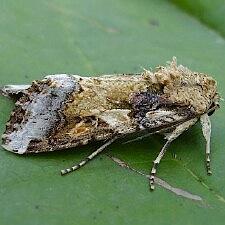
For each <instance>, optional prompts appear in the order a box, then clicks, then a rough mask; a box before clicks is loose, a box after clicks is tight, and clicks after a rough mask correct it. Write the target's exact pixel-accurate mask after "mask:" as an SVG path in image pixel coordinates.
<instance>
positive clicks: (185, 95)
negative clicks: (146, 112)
mask: <svg viewBox="0 0 225 225" xmlns="http://www.w3.org/2000/svg"><path fill="white" fill-rule="evenodd" d="M151 81H154V83H156V84H158V88H159V89H160V90H161V92H162V95H163V97H165V98H166V99H168V100H169V101H171V102H173V103H174V104H176V105H181V106H186V107H187V108H190V109H191V110H192V111H193V112H195V113H196V114H197V115H201V114H204V113H207V112H208V111H212V108H216V107H218V106H219V100H220V97H219V95H218V92H217V84H216V81H215V80H214V79H213V78H212V77H210V76H208V75H206V74H203V73H198V72H192V71H191V70H189V69H188V68H186V67H184V66H182V65H177V61H176V58H175V57H174V58H173V60H172V61H171V62H170V63H168V65H167V66H165V67H162V66H159V67H157V68H156V71H155V72H154V73H151Z"/></svg>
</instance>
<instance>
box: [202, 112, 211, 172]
mask: <svg viewBox="0 0 225 225" xmlns="http://www.w3.org/2000/svg"><path fill="white" fill-rule="evenodd" d="M200 121H201V125H202V133H203V136H204V138H205V140H206V171H207V174H208V175H211V174H212V171H211V168H210V137H211V122H210V119H209V116H208V114H204V115H202V116H201V117H200Z"/></svg>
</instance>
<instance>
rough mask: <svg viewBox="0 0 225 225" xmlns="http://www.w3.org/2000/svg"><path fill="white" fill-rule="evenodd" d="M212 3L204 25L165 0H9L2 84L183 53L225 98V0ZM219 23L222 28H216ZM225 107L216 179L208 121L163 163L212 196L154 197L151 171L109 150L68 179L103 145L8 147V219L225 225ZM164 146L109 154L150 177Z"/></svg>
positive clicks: (2, 172)
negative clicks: (208, 161) (34, 150)
mask: <svg viewBox="0 0 225 225" xmlns="http://www.w3.org/2000/svg"><path fill="white" fill-rule="evenodd" d="M186 2H187V1H186ZM192 2H193V1H192ZM204 2H205V1H204ZM204 2H203V1H202V5H205V6H207V7H206V8H204V10H205V11H204V24H203V23H202V22H200V20H199V16H198V14H195V13H192V12H191V11H190V10H189V9H187V10H186V11H188V12H190V14H187V13H185V12H184V11H182V10H181V9H180V8H179V7H177V6H176V5H175V4H172V3H171V2H170V1H163V0H151V1H150V0H148V1H147V0H143V1H138V0H130V1H128V0H108V1H105V0H96V1H91V0H84V1H78V0H77V1H73V0H65V1H60V0H53V1H43V0H40V1H34V0H29V1H28V0H23V1H12V0H8V1H4V0H2V1H1V2H0V8H1V14H0V30H1V35H0V57H1V58H0V68H1V75H0V85H4V84H9V83H10V84H12V83H15V84H29V83H30V82H31V81H32V80H34V79H41V78H43V76H44V75H48V74H55V73H72V74H80V75H95V74H112V73H134V72H139V71H141V70H142V69H141V67H144V68H150V67H151V68H154V67H155V66H157V65H158V64H161V65H162V64H165V62H166V61H168V60H171V58H172V56H176V57H177V58H178V62H179V63H181V64H183V65H185V66H188V67H189V68H190V69H192V70H195V71H201V72H204V73H208V74H211V75H213V77H214V78H215V79H216V80H217V81H218V86H219V90H220V94H221V96H225V89H224V88H223V87H224V86H225V77H224V59H225V39H224V35H220V34H219V33H221V34H224V33H222V30H223V32H224V30H225V25H224V16H220V17H218V19H215V20H214V19H213V17H211V16H210V15H211V13H212V14H213V15H217V13H216V12H215V10H216V9H215V8H214V7H213V6H214V3H215V5H219V3H220V2H221V1H219V0H216V1H213V2H214V3H213V4H206V3H204ZM182 7H184V8H185V7H186V6H185V5H183V6H182ZM222 9H223V11H221V13H220V15H224V13H225V11H224V4H222V3H221V8H220V10H222ZM218 10H219V9H218ZM191 14H193V15H195V17H193V16H192V15H191ZM212 20H213V21H214V22H213V24H215V26H214V25H213V30H212V29H211V28H210V27H212V26H210V27H208V26H207V25H208V24H212V23H211V22H210V21H212ZM201 21H203V19H201ZM216 25H218V26H216ZM218 27H219V28H218ZM217 31H218V32H217ZM12 108H13V103H12V102H11V101H9V100H8V99H6V98H3V97H1V98H0V129H1V133H3V132H4V129H5V123H6V122H7V120H8V119H9V114H10V111H11V109H12ZM224 112H225V109H224V103H223V102H222V103H221V109H220V110H218V111H217V112H216V113H215V114H214V115H213V116H212V117H211V120H212V143H211V149H212V167H213V175H212V176H210V177H209V176H207V175H206V171H205V167H204V159H205V155H204V149H205V142H204V139H203V137H202V134H201V130H200V126H199V125H196V126H194V127H193V128H192V129H190V130H189V131H187V132H186V133H185V134H184V135H182V136H181V137H180V138H179V139H178V140H176V141H175V142H174V143H173V144H172V145H171V147H170V151H168V153H167V155H166V156H165V158H164V160H162V162H161V164H160V166H159V168H158V176H159V177H160V178H161V179H163V180H164V181H166V182H168V183H169V184H170V185H171V186H173V187H177V188H180V189H182V190H185V191H187V192H190V193H192V194H195V195H198V196H200V197H201V198H202V199H203V200H202V201H194V200H190V199H187V198H184V197H181V196H178V195H176V194H174V193H172V192H171V191H168V190H166V189H164V188H162V187H159V186H157V187H156V190H155V191H154V192H153V193H151V192H149V187H148V181H147V179H146V178H145V177H144V176H141V175H138V174H136V173H134V172H132V171H130V170H128V169H126V168H122V167H120V166H118V165H117V164H116V163H115V162H113V161H112V160H111V159H109V158H108V157H107V156H106V155H104V154H102V155H101V156H100V157H98V158H96V159H95V160H93V161H92V162H90V163H89V164H88V165H87V166H86V167H84V168H83V169H81V170H80V171H77V172H74V173H72V174H70V175H68V176H65V177H61V176H60V175H59V171H60V170H61V169H64V168H67V167H68V166H70V165H72V164H74V163H75V162H78V161H80V160H81V159H82V158H83V157H85V156H86V155H87V154H89V153H90V152H92V151H93V150H95V149H96V148H97V147H98V146H99V143H96V144H93V145H88V146H84V147H79V148H75V149H72V151H62V152H54V153H46V154H37V155H27V156H23V155H22V156H18V155H16V154H12V153H10V152H7V151H4V150H3V149H1V151H0V180H1V183H0V224H1V225H5V224H17V225H20V224H21V225H25V224H27V225H29V224H34V225H39V224H48V225H50V224H60V225H62V224H79V225H82V224H98V225H101V224H129V225H132V224H134V225H136V224H192V225H193V224H223V223H224V222H223V221H224V219H225V188H224V186H225V180H224V174H225V166H224V161H225V154H224V152H223V150H224V146H225V138H224V137H225V123H224ZM163 142H164V140H163V138H162V137H160V136H151V137H148V138H145V139H143V140H142V141H136V142H132V143H127V144H124V143H123V142H122V141H121V142H116V143H115V144H113V145H111V146H110V147H109V148H108V152H109V153H110V154H111V155H113V156H115V157H117V158H119V159H121V160H123V161H125V162H127V163H128V164H129V165H130V166H132V167H133V168H135V169H138V170H141V171H143V172H144V173H146V174H147V173H149V170H150V167H151V165H152V163H151V162H152V161H153V159H154V158H155V157H156V155H157V153H158V152H159V150H160V148H161V146H162V145H163ZM174 154H176V158H175V157H174Z"/></svg>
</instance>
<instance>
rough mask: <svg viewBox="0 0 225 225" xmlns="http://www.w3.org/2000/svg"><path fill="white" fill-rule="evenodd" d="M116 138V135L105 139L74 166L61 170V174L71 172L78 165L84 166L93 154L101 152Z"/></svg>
mask: <svg viewBox="0 0 225 225" xmlns="http://www.w3.org/2000/svg"><path fill="white" fill-rule="evenodd" d="M116 139H118V137H117V136H116V137H114V138H112V139H111V140H109V141H107V142H106V143H105V144H103V145H102V146H101V147H100V148H98V149H97V150H96V151H94V152H93V153H91V155H89V156H88V157H87V158H85V159H84V160H82V161H81V162H80V163H78V164H76V165H74V166H72V167H70V168H68V169H64V170H61V175H65V174H67V173H70V172H73V171H75V170H77V169H79V168H80V167H82V166H84V165H85V164H86V163H87V162H89V161H90V160H92V159H93V158H94V157H95V156H97V155H98V154H99V153H101V152H102V151H103V150H104V149H105V148H106V147H107V146H109V145H110V144H112V143H113V142H114V141H115V140H116Z"/></svg>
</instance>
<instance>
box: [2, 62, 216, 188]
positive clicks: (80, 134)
mask: <svg viewBox="0 0 225 225" xmlns="http://www.w3.org/2000/svg"><path fill="white" fill-rule="evenodd" d="M1 93H2V94H4V95H7V96H11V97H15V98H16V99H17V101H16V103H15V105H16V107H15V109H14V110H13V112H12V114H11V117H10V120H9V122H8V123H7V125H6V131H5V133H4V134H3V136H2V140H3V145H2V146H3V147H4V148H5V149H6V150H8V151H11V152H14V153H18V154H26V153H32V152H35V153H39V152H48V151H55V150H61V149H65V148H71V147H75V146H78V145H86V144H87V143H89V142H91V141H105V143H104V144H103V145H102V146H101V147H100V148H99V149H97V150H96V151H94V152H93V153H92V154H91V155H89V156H88V157H87V158H86V159H84V160H82V161H81V162H80V163H78V164H76V165H74V166H72V167H71V168H68V169H65V170H62V171H61V174H62V175H64V174H67V173H70V172H72V171H75V170H77V169H78V168H80V167H82V166H84V165H85V164H86V163H87V162H88V161H90V160H91V159H92V158H94V157H95V156H97V155H98V154H99V153H100V152H102V151H103V150H104V149H105V148H106V147H107V146H108V145H110V144H111V143H112V142H114V141H115V140H116V139H118V138H120V137H123V136H124V135H127V134H131V133H138V132H141V131H143V130H144V131H146V132H149V133H152V134H154V133H161V134H163V135H164V136H165V139H166V143H165V144H164V146H163V148H162V149H161V151H160V153H159V154H158V156H157V158H156V159H155V160H154V162H153V167H152V169H151V171H150V188H151V189H152V190H153V189H154V177H155V174H156V166H157V165H158V164H159V163H160V160H161V159H162V157H163V156H164V154H165V153H166V151H167V149H168V147H169V145H170V143H171V142H172V141H173V140H175V139H176V138H177V137H178V136H180V135H181V134H182V133H183V132H184V131H185V130H187V129H188V128H190V127H191V126H193V125H194V124H195V123H196V122H197V121H198V120H200V122H201V124H202V131H203V136H204V138H205V140H206V169H207V173H208V174H211V170H210V135H211V124H210V119H209V116H210V115H211V114H212V113H213V112H214V111H215V110H216V109H217V108H218V107H219V99H220V98H219V95H218V93H217V87H216V81H215V80H214V79H212V78H211V77H210V76H208V75H205V74H203V73H196V72H192V71H190V70H189V69H187V68H186V67H183V66H182V65H179V66H178V65H177V63H176V58H173V60H172V62H171V63H169V64H167V65H166V66H165V67H163V66H158V67H157V68H156V69H155V71H154V72H151V71H148V70H144V72H143V73H140V74H129V75H127V74H120V75H105V76H100V77H81V76H78V75H66V74H60V75H50V76H47V77H45V78H44V79H43V80H41V81H34V82H33V83H32V84H31V85H7V86H4V87H3V88H2V89H1Z"/></svg>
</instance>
